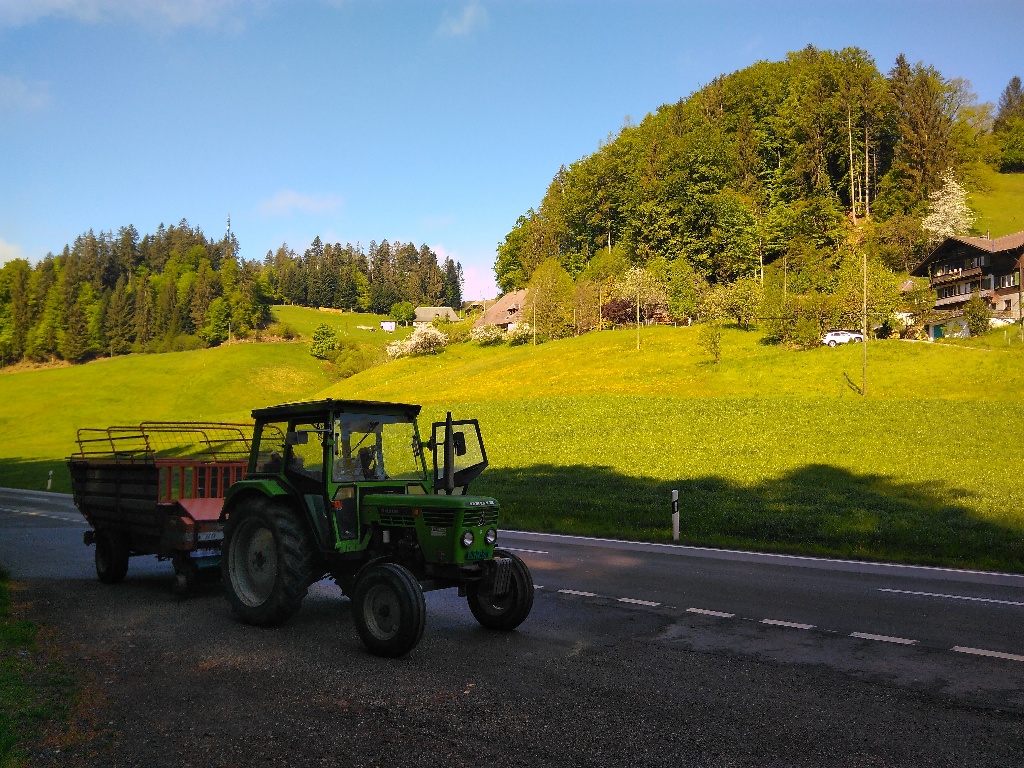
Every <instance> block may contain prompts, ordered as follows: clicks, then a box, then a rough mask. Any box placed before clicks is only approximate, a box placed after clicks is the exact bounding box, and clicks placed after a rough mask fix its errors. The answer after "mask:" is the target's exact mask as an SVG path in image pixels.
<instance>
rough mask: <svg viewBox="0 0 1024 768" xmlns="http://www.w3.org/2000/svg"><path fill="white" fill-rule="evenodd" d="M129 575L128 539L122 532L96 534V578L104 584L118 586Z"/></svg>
mask: <svg viewBox="0 0 1024 768" xmlns="http://www.w3.org/2000/svg"><path fill="white" fill-rule="evenodd" d="M126 573H128V539H127V537H126V536H125V535H124V534H123V533H121V532H120V531H109V530H108V531H97V532H96V576H97V578H99V580H100V581H102V582H103V583H104V584H117V583H118V582H120V581H123V580H124V577H125V574H126Z"/></svg>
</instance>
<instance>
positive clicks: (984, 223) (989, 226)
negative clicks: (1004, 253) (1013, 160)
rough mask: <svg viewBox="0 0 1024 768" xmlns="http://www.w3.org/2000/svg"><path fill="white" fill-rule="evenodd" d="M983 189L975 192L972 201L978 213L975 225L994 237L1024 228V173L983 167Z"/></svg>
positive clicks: (970, 199)
mask: <svg viewBox="0 0 1024 768" xmlns="http://www.w3.org/2000/svg"><path fill="white" fill-rule="evenodd" d="M983 172H984V175H983V176H982V178H981V180H980V181H981V184H982V185H983V187H984V188H983V189H982V190H980V191H978V192H975V193H973V194H971V196H970V198H969V202H970V204H971V207H972V208H973V209H974V210H975V212H976V213H977V215H978V218H977V220H976V221H975V222H974V229H975V230H977V231H978V232H980V233H981V234H984V233H985V232H990V233H991V234H992V237H1002V236H1003V235H1010V234H1013V233H1014V232H1020V231H1021V230H1024V173H996V172H995V171H993V170H989V169H983Z"/></svg>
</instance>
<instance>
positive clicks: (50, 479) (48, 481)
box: [46, 469, 53, 490]
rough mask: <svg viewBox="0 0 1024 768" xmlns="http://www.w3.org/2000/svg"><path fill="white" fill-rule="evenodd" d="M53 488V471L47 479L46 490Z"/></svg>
mask: <svg viewBox="0 0 1024 768" xmlns="http://www.w3.org/2000/svg"><path fill="white" fill-rule="evenodd" d="M52 487H53V470H52V469H51V470H50V474H49V475H48V476H47V478H46V490H50V488H52Z"/></svg>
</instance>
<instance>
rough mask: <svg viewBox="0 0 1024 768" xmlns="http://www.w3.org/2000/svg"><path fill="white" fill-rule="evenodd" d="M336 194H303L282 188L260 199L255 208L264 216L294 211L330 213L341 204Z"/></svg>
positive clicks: (286, 213) (287, 213)
mask: <svg viewBox="0 0 1024 768" xmlns="http://www.w3.org/2000/svg"><path fill="white" fill-rule="evenodd" d="M342 202H343V201H342V199H341V198H340V197H338V196H337V195H304V194H302V193H301V192H296V191H294V190H292V189H282V190H281V191H280V192H278V193H277V194H276V195H274V196H273V197H268V198H266V199H265V200H260V202H259V205H258V206H257V208H258V209H259V212H260V213H262V214H264V215H265V216H287V215H289V214H292V213H294V212H295V211H301V212H303V213H330V212H331V211H336V210H338V209H339V208H340V207H341V206H342Z"/></svg>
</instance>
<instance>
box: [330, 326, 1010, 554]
mask: <svg viewBox="0 0 1024 768" xmlns="http://www.w3.org/2000/svg"><path fill="white" fill-rule="evenodd" d="M723 341H724V343H723V360H722V362H721V363H720V364H719V365H714V364H713V363H711V362H710V359H709V358H708V357H707V355H706V354H704V353H703V352H701V351H700V350H699V349H698V348H697V346H696V329H689V328H688V329H673V328H661V329H651V330H650V331H645V333H644V338H643V348H642V350H641V352H640V353H637V352H636V349H635V336H634V335H633V334H632V333H631V332H629V331H624V332H612V333H603V334H591V335H590V336H586V337H582V338H579V339H571V340H565V341H562V342H557V343H551V344H545V345H542V346H540V347H537V348H531V347H521V348H515V349H509V348H494V349H486V348H483V349H481V348H479V347H475V348H474V347H471V346H464V347H456V348H452V349H449V350H447V351H446V352H445V353H444V354H443V355H441V356H438V357H436V358H421V359H414V360H405V361H400V362H398V363H392V364H388V365H386V366H384V367H382V368H379V369H376V370H374V371H370V372H365V373H362V374H359V375H358V376H355V377H353V378H352V379H349V380H346V381H345V382H341V383H339V384H336V385H334V386H332V387H330V388H329V389H328V390H327V391H326V394H331V395H333V396H335V397H359V398H373V399H393V400H409V401H413V402H422V403H426V404H427V408H426V409H425V415H426V416H427V418H428V419H435V418H436V419H440V418H443V415H444V411H445V410H446V409H447V408H451V410H452V411H453V413H454V415H455V416H456V418H458V417H464V418H465V417H477V418H479V419H480V421H481V424H482V426H483V429H484V432H485V439H486V441H487V445H488V455H489V457H490V459H491V462H492V466H491V468H490V469H488V471H487V472H485V473H484V475H483V476H482V477H481V478H480V480H479V481H478V484H477V486H476V488H475V489H474V490H475V491H479V492H483V493H489V494H493V495H495V496H496V497H498V498H499V499H500V500H501V501H502V505H503V509H504V515H505V517H504V523H503V524H504V525H506V526H509V527H517V528H528V529H533V530H551V531H563V532H570V533H587V534H598V535H607V536H625V537H629V538H645V539H654V540H666V539H668V538H669V536H670V518H669V498H670V492H671V490H672V489H674V488H677V489H679V490H680V491H681V509H682V537H683V540H684V541H686V542H688V543H694V544H705V545H713V546H731V547H744V548H752V549H771V550H777V551H780V550H781V551H791V552H805V553H812V554H813V553H817V554H831V555H841V556H849V557H861V558H875V559H895V560H902V561H911V562H923V563H934V564H947V565H959V566H971V567H989V568H999V569H1007V570H1016V571H1021V570H1024V518H1022V514H1021V511H1020V510H1022V509H1024V483H1021V482H1019V477H1020V472H1019V467H1018V465H1019V461H1018V459H1017V457H1016V455H1015V451H1013V450H1006V449H1005V443H1004V442H1002V441H1005V440H1006V439H1008V436H1011V435H1024V408H1022V405H1024V403H1022V401H1024V372H1022V369H1024V354H1022V353H1024V345H1019V344H1018V345H1011V346H1008V347H1007V348H1005V349H994V350H987V349H969V348H962V347H952V346H943V345H930V344H924V343H910V342H899V341H892V342H878V343H871V344H869V348H868V397H866V398H862V397H860V396H859V395H858V394H857V393H856V392H855V391H854V390H853V389H852V388H851V385H850V383H849V382H848V381H847V376H849V378H850V380H852V381H853V382H854V383H856V384H858V385H859V384H860V383H861V370H862V356H861V355H862V347H860V346H855V345H850V346H849V347H844V348H836V349H827V348H822V349H817V350H809V351H806V352H793V351H790V350H785V349H780V348H776V347H765V346H763V345H761V344H760V343H759V342H758V336H757V335H756V334H754V333H749V334H748V333H744V332H742V331H737V330H727V331H726V334H725V337H724V340H723Z"/></svg>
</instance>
